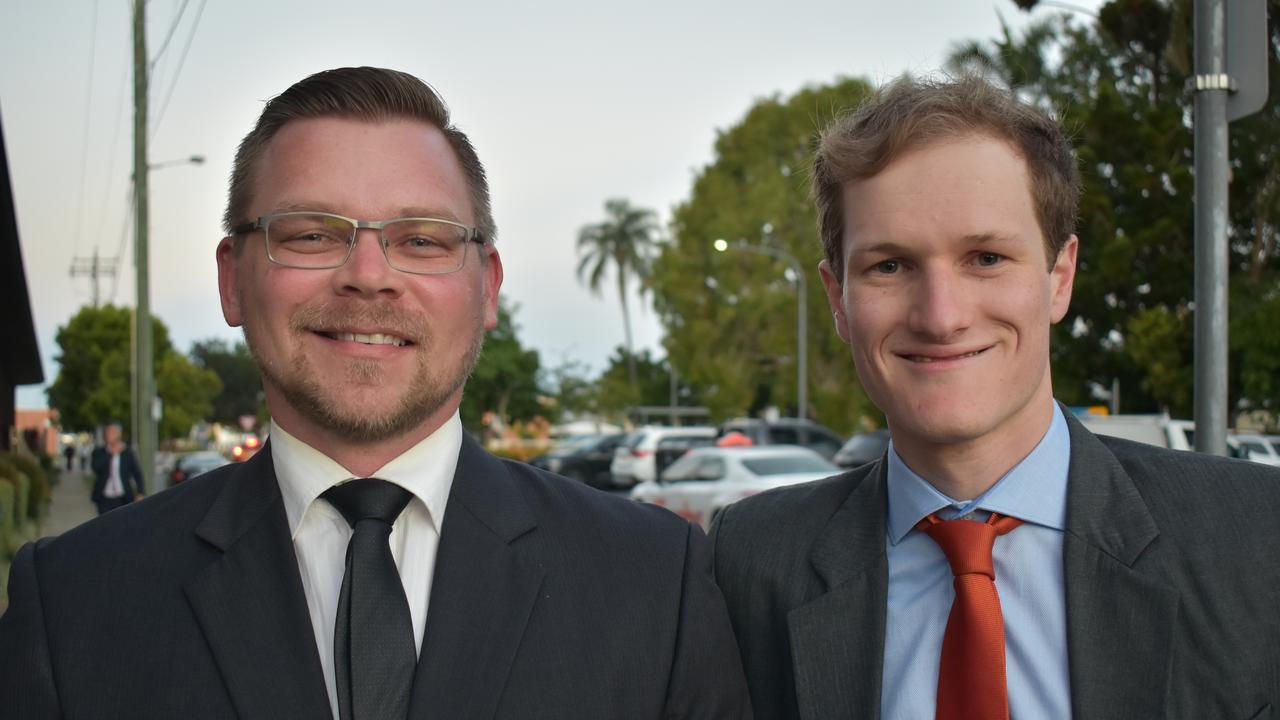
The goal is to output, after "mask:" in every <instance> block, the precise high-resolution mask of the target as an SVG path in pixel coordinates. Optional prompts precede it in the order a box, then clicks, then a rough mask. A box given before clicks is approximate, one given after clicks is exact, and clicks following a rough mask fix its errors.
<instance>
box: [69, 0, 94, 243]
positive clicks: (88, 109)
mask: <svg viewBox="0 0 1280 720" xmlns="http://www.w3.org/2000/svg"><path fill="white" fill-rule="evenodd" d="M90 17H91V19H90V21H89V71H88V73H87V77H86V78H85V84H84V133H83V134H82V136H81V140H80V196H79V197H78V198H77V199H76V225H75V238H74V239H73V240H72V250H71V256H72V257H73V258H74V257H75V255H76V253H78V252H80V236H81V235H83V234H84V232H83V231H84V186H85V182H87V178H88V177H89V118H90V116H92V115H93V112H92V111H93V67H94V63H95V61H96V59H97V54H98V0H93V15H92V16H90ZM95 247H96V245H95ZM94 252H95V253H96V252H97V251H96V250H95V251H94ZM72 262H73V263H74V262H75V261H74V260H72Z"/></svg>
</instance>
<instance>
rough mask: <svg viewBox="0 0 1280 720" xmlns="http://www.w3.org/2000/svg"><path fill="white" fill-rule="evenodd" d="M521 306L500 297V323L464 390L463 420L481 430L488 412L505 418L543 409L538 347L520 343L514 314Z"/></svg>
mask: <svg viewBox="0 0 1280 720" xmlns="http://www.w3.org/2000/svg"><path fill="white" fill-rule="evenodd" d="M518 308H519V306H513V305H512V304H511V303H509V302H508V301H507V300H506V298H504V297H500V298H499V299H498V324H497V326H496V327H494V329H492V330H490V331H489V334H488V336H487V337H486V338H485V342H484V350H483V351H482V352H481V353H480V359H479V360H477V361H476V367H475V370H473V371H472V373H471V378H470V379H469V380H467V387H466V390H464V391H463V394H462V406H461V408H460V412H461V414H462V424H463V425H465V426H466V427H467V428H469V429H471V430H473V431H474V430H479V429H480V426H481V421H482V419H483V417H484V414H485V413H486V412H490V411H491V412H494V413H496V414H497V415H498V416H499V417H501V418H503V419H504V420H528V419H530V418H532V417H534V416H535V415H539V414H541V413H542V412H543V408H542V404H541V403H540V402H539V395H540V388H539V385H538V370H539V368H540V365H541V363H540V361H539V359H538V351H537V350H532V349H527V348H525V347H524V346H523V345H521V344H520V338H519V337H518V331H519V329H520V328H519V326H517V325H516V324H515V320H514V319H513V316H514V315H515V312H516V310H517V309H518Z"/></svg>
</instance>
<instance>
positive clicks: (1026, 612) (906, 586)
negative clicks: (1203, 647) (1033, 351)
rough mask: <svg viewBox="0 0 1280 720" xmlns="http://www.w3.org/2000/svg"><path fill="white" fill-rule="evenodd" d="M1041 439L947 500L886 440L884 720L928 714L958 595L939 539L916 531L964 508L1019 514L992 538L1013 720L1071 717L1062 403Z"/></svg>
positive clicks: (1066, 440) (1067, 449)
mask: <svg viewBox="0 0 1280 720" xmlns="http://www.w3.org/2000/svg"><path fill="white" fill-rule="evenodd" d="M1053 409H1054V412H1053V421H1052V422H1051V423H1050V425H1049V430H1048V432H1046V433H1045V436H1044V438H1043V439H1041V441H1040V443H1039V444H1038V445H1036V447H1035V449H1034V450H1032V451H1031V454H1030V455H1027V457H1026V458H1024V459H1023V460H1022V462H1020V463H1018V464H1017V465H1016V466H1014V468H1013V469H1012V470H1010V471H1009V472H1008V473H1007V474H1006V475H1005V476H1004V477H1002V478H1000V480H999V481H997V482H996V484H995V485H993V486H992V487H991V489H989V490H987V492H985V493H983V494H982V495H981V496H980V497H978V498H975V499H974V500H971V501H967V502H965V501H958V500H952V499H951V498H949V497H947V496H946V495H944V494H942V493H941V492H939V491H938V490H937V489H936V488H934V487H933V486H932V485H930V484H929V483H928V482H927V481H925V480H924V479H923V478H921V477H920V476H919V475H917V474H915V473H914V472H912V471H911V469H910V468H908V467H907V466H906V464H905V463H904V462H903V461H902V458H901V457H899V456H898V453H897V451H896V450H894V448H893V445H892V443H890V446H889V468H888V483H889V487H888V490H889V517H888V521H889V522H888V532H889V537H888V543H887V555H888V562H889V598H888V616H887V618H886V624H885V638H884V679H883V682H882V684H881V717H883V718H885V720H927V719H928V718H932V717H934V712H935V710H936V707H935V706H936V697H937V691H938V665H939V657H940V655H941V653H942V637H943V633H944V632H945V630H946V627H947V616H948V615H949V614H950V612H951V601H952V600H953V599H954V598H955V588H954V585H953V584H952V581H953V578H952V575H951V567H950V566H949V565H948V564H947V558H946V556H945V555H943V554H942V550H941V549H940V548H939V547H938V545H937V544H936V543H934V541H933V540H932V539H931V538H930V537H929V536H928V535H925V534H924V533H922V532H920V531H919V530H916V529H915V524H916V523H917V522H919V521H920V519H921V518H923V517H925V516H926V515H928V514H929V513H931V512H937V513H938V517H940V518H942V519H944V520H950V519H953V518H956V517H959V516H961V515H965V514H968V513H970V512H975V511H977V512H979V514H980V516H985V515H987V514H989V513H991V512H998V513H1000V514H1002V515H1009V516H1012V517H1016V518H1019V519H1021V520H1023V521H1025V522H1024V524H1023V525H1021V526H1019V527H1017V528H1015V529H1014V530H1012V531H1011V532H1009V533H1008V534H1007V535H1002V536H1000V537H998V538H997V539H996V544H995V549H994V551H993V552H992V559H993V560H994V563H995V571H996V581H995V582H996V590H997V591H998V592H999V594H1000V608H1001V611H1002V613H1003V616H1004V634H1005V675H1006V677H1007V680H1008V686H1009V714H1010V717H1011V718H1012V720H1019V719H1022V720H1031V719H1035V720H1039V719H1041V718H1046V719H1048V718H1070V717H1071V685H1070V679H1069V675H1068V671H1067V620H1066V618H1067V615H1066V597H1065V594H1064V587H1065V586H1064V582H1063V576H1062V540H1063V534H1064V531H1065V529H1066V516H1067V465H1068V461H1069V460H1070V457H1071V438H1070V436H1069V433H1068V430H1067V422H1066V419H1065V418H1064V417H1063V416H1062V409H1061V408H1060V407H1059V406H1058V404H1057V403H1054V408H1053Z"/></svg>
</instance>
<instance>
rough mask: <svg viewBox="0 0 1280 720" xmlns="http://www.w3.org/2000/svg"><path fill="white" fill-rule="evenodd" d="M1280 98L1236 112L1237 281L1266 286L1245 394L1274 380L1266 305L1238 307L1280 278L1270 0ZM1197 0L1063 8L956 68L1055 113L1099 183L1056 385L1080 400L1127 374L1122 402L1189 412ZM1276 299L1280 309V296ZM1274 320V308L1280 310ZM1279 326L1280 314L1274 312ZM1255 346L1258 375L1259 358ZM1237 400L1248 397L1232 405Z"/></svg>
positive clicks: (1084, 207)
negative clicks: (1095, 9) (1077, 14)
mask: <svg viewBox="0 0 1280 720" xmlns="http://www.w3.org/2000/svg"><path fill="white" fill-rule="evenodd" d="M1268 10H1269V16H1270V20H1269V28H1268V29H1269V33H1270V37H1271V43H1272V52H1271V54H1270V62H1271V67H1270V78H1271V84H1272V91H1271V96H1270V100H1269V102H1268V103H1267V106H1266V107H1265V108H1264V109H1263V111H1262V112H1260V113H1258V114H1257V115H1254V116H1251V117H1249V118H1246V119H1244V120H1241V121H1238V122H1235V123H1232V125H1231V131H1230V138H1231V156H1232V185H1231V209H1230V225H1231V227H1230V237H1231V238H1232V241H1231V265H1232V267H1233V273H1232V277H1231V283H1232V284H1233V285H1239V284H1241V283H1247V284H1249V285H1251V286H1253V287H1254V290H1253V291H1251V293H1250V296H1244V297H1246V302H1245V303H1240V302H1239V301H1236V304H1235V305H1234V306H1233V308H1232V326H1233V328H1234V327H1240V326H1246V327H1250V328H1253V330H1252V331H1247V332H1246V334H1245V336H1241V335H1240V334H1239V333H1234V334H1233V335H1232V339H1231V345H1232V352H1233V360H1232V366H1233V368H1239V369H1240V372H1233V373H1232V376H1231V380H1230V383H1231V385H1230V392H1231V396H1232V398H1233V400H1234V399H1241V398H1243V399H1245V400H1247V401H1249V402H1252V403H1253V404H1255V405H1257V404H1261V403H1262V402H1265V401H1267V399H1268V398H1269V397H1274V392H1273V391H1272V390H1271V389H1269V388H1270V387H1271V381H1269V380H1267V379H1265V378H1264V376H1265V374H1266V373H1267V372H1271V370H1270V368H1271V367H1272V366H1271V365H1270V363H1271V362H1272V361H1271V360H1269V359H1268V357H1267V353H1268V352H1271V353H1272V354H1271V356H1270V357H1274V356H1275V355H1274V352H1273V351H1271V350H1267V349H1263V348H1264V347H1268V346H1265V345H1259V343H1264V342H1269V340H1267V339H1266V338H1268V337H1269V333H1266V332H1257V331H1256V330H1257V329H1258V328H1260V327H1261V326H1259V325H1256V324H1255V323H1256V321H1258V320H1260V318H1257V317H1253V316H1252V315H1251V317H1252V318H1253V319H1252V320H1238V318H1237V315H1238V314H1239V313H1241V312H1243V313H1246V314H1250V313H1255V312H1264V311H1263V310H1255V309H1252V305H1253V304H1256V303H1249V302H1248V301H1247V298H1248V297H1255V298H1256V297H1259V294H1258V292H1257V289H1259V288H1262V287H1266V286H1268V285H1269V283H1271V282H1274V280H1275V278H1276V276H1277V264H1276V261H1275V258H1276V256H1277V247H1276V227H1277V225H1278V223H1277V220H1280V61H1278V56H1277V54H1276V50H1275V49H1276V46H1277V40H1278V39H1280V25H1278V24H1277V23H1280V0H1268ZM1191 23H1192V13H1191V3H1190V0H1112V1H1111V2H1108V3H1106V4H1105V5H1103V6H1102V8H1101V9H1100V13H1099V19H1098V21H1097V23H1095V24H1091V25H1082V24H1080V23H1078V22H1077V21H1075V20H1074V19H1072V18H1069V17H1067V16H1062V17H1058V18H1053V19H1050V20H1045V21H1041V22H1039V23H1034V24H1032V25H1031V26H1030V27H1029V28H1028V29H1027V30H1026V31H1024V32H1023V33H1022V34H1020V35H1019V36H1017V37H1015V36H1014V35H1013V34H1012V33H1011V32H1010V31H1009V30H1008V28H1007V27H1006V28H1005V31H1004V33H1003V35H1002V37H1000V38H998V39H996V40H995V41H993V42H991V43H989V44H983V43H967V44H965V45H962V46H959V47H958V48H957V49H956V51H955V52H954V53H953V54H952V58H951V65H950V66H951V69H952V70H978V71H982V72H985V73H987V74H988V75H990V76H994V77H995V78H997V79H999V80H1001V81H1003V82H1004V83H1005V84H1007V85H1009V86H1010V87H1012V88H1014V89H1015V90H1016V91H1017V92H1018V93H1019V95H1020V96H1022V97H1023V98H1025V99H1027V100H1028V101H1030V102H1033V103H1035V104H1037V105H1038V106H1040V107H1043V108H1046V109H1050V110H1052V111H1055V112H1056V114H1057V115H1058V117H1059V118H1060V119H1061V121H1062V122H1063V124H1064V126H1065V127H1067V128H1068V130H1069V131H1071V132H1073V134H1074V141H1075V144H1076V149H1077V154H1078V156H1079V160H1080V168H1081V172H1082V175H1083V178H1084V185H1085V188H1084V194H1083V196H1082V197H1081V202H1080V223H1079V226H1078V230H1077V234H1078V235H1079V237H1080V253H1079V258H1078V267H1077V274H1076V281H1075V292H1074V294H1073V297H1072V303H1071V309H1070V311H1069V313H1068V315H1067V317H1066V318H1065V319H1064V321H1063V322H1062V323H1060V324H1059V325H1058V326H1057V327H1056V328H1055V329H1054V340H1053V350H1052V354H1053V367H1054V390H1055V394H1056V395H1057V396H1058V397H1059V398H1060V399H1062V400H1064V401H1066V402H1068V403H1071V404H1087V403H1090V402H1092V401H1093V398H1092V396H1091V393H1090V388H1091V387H1095V386H1102V387H1107V386H1110V384H1111V382H1112V379H1113V378H1119V380H1120V384H1121V388H1122V392H1121V401H1122V405H1121V410H1122V411H1124V412H1149V411H1154V410H1156V409H1159V408H1168V409H1169V410H1170V412H1173V413H1174V414H1177V415H1183V416H1186V415H1187V414H1189V413H1190V391H1191V376H1192V372H1191V367H1192V360H1193V358H1192V340H1193V337H1194V332H1193V329H1192V322H1193V313H1192V311H1191V308H1192V300H1193V295H1194V285H1193V282H1194V235H1193V233H1194V225H1193V220H1194V215H1193V205H1192V201H1193V197H1194V194H1195V185H1194V178H1193V176H1192V171H1193V165H1194V163H1193V156H1192V150H1193V143H1192V130H1191V118H1192V115H1193V112H1192V105H1193V102H1194V97H1193V94H1192V93H1187V92H1184V91H1183V87H1184V85H1185V82H1186V79H1187V77H1188V75H1189V74H1190V72H1191V68H1192V59H1191V52H1192V44H1191V40H1192V34H1191ZM1273 309H1274V308H1273ZM1271 317H1272V318H1274V317H1275V316H1274V315H1272V316H1271ZM1265 324H1266V325H1269V326H1274V325H1275V322H1274V319H1272V320H1270V321H1269V322H1268V323H1265ZM1246 356H1247V357H1248V358H1250V360H1249V364H1248V367H1249V368H1251V370H1249V371H1248V374H1247V375H1246V374H1245V372H1244V367H1245V362H1244V358H1245V357H1246ZM1233 407H1234V405H1233Z"/></svg>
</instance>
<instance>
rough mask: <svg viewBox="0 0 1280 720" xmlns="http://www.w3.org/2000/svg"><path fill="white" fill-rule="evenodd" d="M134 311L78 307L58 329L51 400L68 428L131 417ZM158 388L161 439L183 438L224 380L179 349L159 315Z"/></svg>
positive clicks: (155, 330) (155, 332)
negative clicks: (58, 351) (160, 411)
mask: <svg viewBox="0 0 1280 720" xmlns="http://www.w3.org/2000/svg"><path fill="white" fill-rule="evenodd" d="M131 324H132V321H131V311H130V310H129V308H124V307H116V306H114V305H106V306H103V307H96V308H95V307H89V306H85V307H83V308H80V311H79V312H78V313H76V314H75V315H74V316H73V317H72V318H71V319H70V320H69V321H67V324H66V325H65V326H63V327H61V328H59V329H58V335H57V342H58V347H59V349H60V350H61V353H60V354H59V355H58V356H57V358H56V360H57V361H58V364H59V368H58V377H57V378H56V379H55V380H54V381H53V384H52V385H51V386H50V387H49V390H48V395H49V405H50V406H51V407H53V408H55V409H57V411H58V413H59V415H60V417H61V420H62V426H63V428H64V429H66V430H73V431H90V430H93V429H94V428H95V427H97V426H99V425H103V424H106V423H109V422H112V421H119V422H122V423H124V424H125V425H126V426H127V425H128V422H127V421H128V419H129V417H130V406H131V404H132V403H131V399H130V379H129V377H130V370H129V368H130V361H129V358H130V356H131V343H132V339H131V338H132V333H131V330H130V328H131ZM151 329H152V336H153V344H154V351H155V353H154V354H155V371H156V390H157V395H158V396H159V398H160V399H161V401H162V403H163V407H164V415H163V417H162V419H161V421H160V428H159V431H160V438H161V439H162V440H163V439H170V438H176V437H183V436H185V435H186V434H187V432H188V430H190V428H191V423H192V422H195V421H197V420H202V419H204V418H205V417H206V416H207V414H208V413H209V412H210V408H211V402H212V399H213V397H215V396H216V395H217V394H218V392H219V390H220V389H221V384H220V382H219V381H218V378H217V376H216V375H214V374H213V373H212V372H209V371H207V370H203V369H199V368H195V367H194V366H192V364H191V362H190V361H189V360H187V359H186V358H185V357H183V356H182V355H180V354H178V353H177V352H176V351H175V350H174V349H173V345H172V344H171V343H170V341H169V331H168V329H167V328H166V327H165V325H164V323H162V322H160V320H159V318H155V317H153V318H152V319H151Z"/></svg>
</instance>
